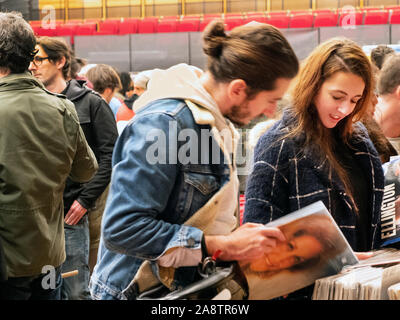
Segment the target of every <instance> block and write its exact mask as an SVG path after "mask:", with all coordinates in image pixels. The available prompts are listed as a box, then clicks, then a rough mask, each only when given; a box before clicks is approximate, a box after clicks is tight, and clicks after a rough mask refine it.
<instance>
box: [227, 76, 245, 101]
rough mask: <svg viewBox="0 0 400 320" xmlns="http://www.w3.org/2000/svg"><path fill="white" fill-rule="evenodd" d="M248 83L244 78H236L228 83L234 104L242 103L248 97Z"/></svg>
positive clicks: (229, 93) (230, 96)
mask: <svg viewBox="0 0 400 320" xmlns="http://www.w3.org/2000/svg"><path fill="white" fill-rule="evenodd" d="M246 89H247V84H246V82H245V81H244V80H242V79H235V80H232V81H231V82H229V84H228V97H229V99H230V101H231V102H232V104H233V105H239V104H241V103H242V102H243V101H244V100H245V99H246V98H247V93H246Z"/></svg>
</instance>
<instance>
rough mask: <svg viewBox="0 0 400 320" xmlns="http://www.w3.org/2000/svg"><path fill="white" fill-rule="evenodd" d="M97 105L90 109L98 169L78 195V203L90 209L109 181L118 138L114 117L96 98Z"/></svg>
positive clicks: (103, 101) (106, 106) (102, 102)
mask: <svg viewBox="0 0 400 320" xmlns="http://www.w3.org/2000/svg"><path fill="white" fill-rule="evenodd" d="M97 103H98V105H97V107H96V108H92V110H93V111H92V115H91V116H92V128H93V135H94V139H95V148H96V150H94V151H95V153H96V157H97V163H98V165H99V169H98V171H97V173H96V174H95V176H94V177H93V179H91V180H90V181H89V182H88V183H86V184H85V185H84V188H83V190H82V192H81V193H80V194H79V197H78V199H77V200H78V202H79V203H80V204H81V205H82V206H83V207H85V208H86V209H90V208H91V207H92V206H93V205H94V203H95V201H96V200H97V199H98V198H99V197H100V196H101V194H102V193H103V192H104V190H105V189H106V187H107V186H108V184H109V183H110V179H111V158H112V153H113V149H114V145H115V141H116V140H117V138H118V131H117V125H116V123H115V119H114V115H113V113H112V111H111V109H110V107H109V106H108V105H107V102H106V101H105V100H103V99H101V98H98V102H97Z"/></svg>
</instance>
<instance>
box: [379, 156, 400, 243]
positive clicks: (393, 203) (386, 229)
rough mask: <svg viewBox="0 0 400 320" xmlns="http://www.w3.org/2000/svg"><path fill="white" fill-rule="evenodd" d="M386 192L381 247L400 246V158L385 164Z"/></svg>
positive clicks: (391, 159)
mask: <svg viewBox="0 0 400 320" xmlns="http://www.w3.org/2000/svg"><path fill="white" fill-rule="evenodd" d="M382 167H383V172H384V174H385V190H384V192H383V200H382V206H381V216H380V224H381V247H387V246H390V245H392V246H396V247H398V245H400V243H399V242H400V156H396V157H391V158H390V161H389V162H386V163H384V164H383V166H382Z"/></svg>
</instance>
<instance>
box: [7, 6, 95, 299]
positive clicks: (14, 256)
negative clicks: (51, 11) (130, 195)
mask: <svg viewBox="0 0 400 320" xmlns="http://www.w3.org/2000/svg"><path fill="white" fill-rule="evenodd" d="M0 30H1V32H0V101H1V104H0V242H1V245H2V246H3V249H4V261H5V263H6V271H7V272H6V277H7V278H8V279H6V280H4V279H0V300H5V299H6V300H9V299H10V300H38V299H43V300H50V299H60V286H61V282H62V280H61V264H62V263H63V262H64V260H65V256H66V255H65V241H64V228H63V206H62V203H63V189H64V185H65V182H66V180H67V177H68V176H70V177H71V179H73V180H74V181H79V182H86V181H89V180H90V179H91V178H92V177H93V175H94V174H95V172H96V170H97V163H96V158H95V156H94V154H93V152H92V150H91V149H90V148H89V146H88V144H87V142H86V139H85V136H84V134H83V132H82V129H81V127H80V125H79V120H78V115H77V113H76V110H75V108H74V105H73V104H72V103H71V102H70V101H68V100H67V99H65V97H64V96H60V95H58V94H55V93H51V92H49V91H47V90H45V88H44V87H43V85H42V84H41V83H40V82H39V81H37V80H36V79H35V78H34V77H32V75H31V74H30V73H29V72H28V67H29V63H30V62H31V61H32V59H33V57H34V55H35V44H36V39H35V36H34V34H33V31H32V29H31V27H30V26H29V24H28V23H27V22H26V21H24V19H23V18H22V16H21V14H19V13H13V12H11V13H1V12H0ZM43 61H44V59H43V60H42V61H41V62H42V63H43ZM36 62H37V63H40V62H39V60H36ZM46 62H47V61H46ZM0 251H1V250H0ZM0 256H1V254H0ZM2 260H3V259H2V258H1V257H0V264H1V261H2ZM0 269H2V270H4V266H3V267H2V266H1V265H0ZM47 272H49V274H47ZM2 280H3V281H2Z"/></svg>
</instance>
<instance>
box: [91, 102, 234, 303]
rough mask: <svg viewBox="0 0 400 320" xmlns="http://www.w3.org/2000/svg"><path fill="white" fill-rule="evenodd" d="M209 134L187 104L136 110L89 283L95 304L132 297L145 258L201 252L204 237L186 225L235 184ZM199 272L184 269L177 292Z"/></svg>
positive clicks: (116, 163)
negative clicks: (173, 250)
mask: <svg viewBox="0 0 400 320" xmlns="http://www.w3.org/2000/svg"><path fill="white" fill-rule="evenodd" d="M185 129H192V131H188V130H186V131H182V130H185ZM209 129H210V127H209V126H207V125H198V124H196V123H195V121H194V119H193V115H192V113H191V111H190V109H189V108H188V107H187V105H186V104H185V102H184V101H182V100H176V99H163V100H157V101H154V102H153V103H151V104H149V105H148V106H147V107H145V108H142V109H141V110H140V111H139V112H137V114H136V116H135V117H134V118H133V120H132V121H131V122H130V123H129V124H128V126H127V127H126V128H125V130H124V131H123V132H122V134H121V136H120V137H119V138H118V140H117V143H116V145H115V149H114V154H113V161H112V163H113V173H112V178H111V187H110V192H109V195H108V199H107V204H106V208H105V212H104V215H103V222H102V237H101V240H100V247H99V252H98V261H97V265H96V267H95V269H94V271H93V275H92V278H91V282H90V291H91V294H92V297H93V298H94V299H125V298H126V297H125V296H124V295H123V294H122V291H123V290H124V289H125V288H126V287H127V286H128V284H129V283H130V282H131V280H132V279H133V278H134V276H135V274H136V272H137V270H138V269H139V267H140V265H141V264H142V262H143V261H144V260H145V259H147V260H151V261H156V260H157V258H159V257H160V256H161V255H162V254H163V253H164V252H165V251H167V250H168V249H170V248H174V247H186V248H192V249H199V248H200V247H201V239H202V236H203V232H202V231H201V230H199V229H197V228H194V227H191V226H185V225H183V223H184V222H185V221H186V220H187V219H188V218H189V217H191V216H192V215H193V214H194V213H195V212H196V211H197V210H198V209H200V208H201V207H202V206H203V205H204V204H205V203H206V202H207V201H208V200H209V199H210V198H211V197H212V196H213V195H214V194H215V193H216V192H217V191H218V190H219V189H220V188H221V187H222V185H224V184H225V183H226V182H227V181H228V180H229V168H228V166H227V165H226V164H224V158H223V153H222V152H221V150H220V148H219V147H218V145H217V144H216V143H215V141H212V140H213V138H212V137H211V135H210V136H208V137H207V135H204V132H206V130H209ZM193 132H195V133H196V135H197V138H196V137H193V136H192V133H193ZM188 136H190V138H188ZM204 137H205V138H204ZM201 138H202V139H201ZM196 139H198V143H194V142H196ZM189 140H190V143H188V141H189ZM200 141H201V142H200ZM206 142H209V143H208V144H207V143H206ZM189 146H190V147H191V149H190V156H188V157H185V155H187V153H185V151H187V148H188V147H189ZM216 155H217V157H215V156H216ZM213 156H214V158H213ZM216 159H217V160H218V159H220V160H219V161H216ZM195 268H196V267H181V268H178V269H177V270H176V272H175V281H174V287H180V286H185V285H187V284H189V283H191V282H192V281H193V279H194V275H195V272H194V269H195Z"/></svg>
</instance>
